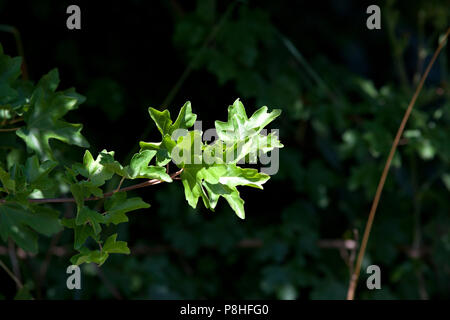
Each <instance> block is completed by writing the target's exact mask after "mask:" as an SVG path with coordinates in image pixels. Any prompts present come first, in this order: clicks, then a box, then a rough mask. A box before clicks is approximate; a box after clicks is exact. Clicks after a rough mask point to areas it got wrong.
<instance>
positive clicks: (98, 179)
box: [72, 150, 114, 187]
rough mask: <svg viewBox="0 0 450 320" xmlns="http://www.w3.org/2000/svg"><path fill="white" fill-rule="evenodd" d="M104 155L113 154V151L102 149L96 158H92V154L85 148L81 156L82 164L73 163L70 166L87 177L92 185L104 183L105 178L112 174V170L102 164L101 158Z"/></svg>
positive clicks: (110, 176) (109, 177)
mask: <svg viewBox="0 0 450 320" xmlns="http://www.w3.org/2000/svg"><path fill="white" fill-rule="evenodd" d="M105 155H110V156H114V152H107V151H106V150H103V151H102V152H101V153H100V155H98V156H97V159H96V160H94V158H93V157H92V154H91V153H90V152H89V151H88V150H86V152H85V153H84V157H83V165H81V164H75V165H73V166H72V168H73V170H74V171H75V172H77V173H78V174H81V175H82V176H83V177H85V178H87V179H89V181H90V182H92V185H93V186H95V187H99V186H102V185H104V184H105V181H106V180H109V179H111V178H112V176H113V175H114V172H113V171H112V170H111V169H110V168H108V167H105V166H104V165H103V164H102V159H103V157H105Z"/></svg>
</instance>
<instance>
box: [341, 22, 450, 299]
mask: <svg viewBox="0 0 450 320" xmlns="http://www.w3.org/2000/svg"><path fill="white" fill-rule="evenodd" d="M449 34H450V28H448V30H447V32H446V33H445V35H444V38H443V39H442V41H441V42H440V44H439V46H438V48H437V49H436V51H435V52H434V55H433V57H432V58H431V61H430V63H429V64H428V66H427V69H426V70H425V73H424V74H423V75H422V78H421V79H420V82H419V85H418V86H417V89H416V91H415V92H414V95H413V97H412V99H411V102H410V103H409V105H408V108H407V109H406V112H405V115H404V116H403V119H402V122H401V123H400V127H399V128H398V131H397V135H396V136H395V139H394V142H393V143H392V147H391V151H390V152H389V156H388V158H387V161H386V164H385V166H384V169H383V173H382V174H381V178H380V182H379V183H378V187H377V191H376V193H375V197H374V199H373V203H372V207H371V209H370V213H369V218H368V219H367V224H366V228H365V230H364V236H363V239H362V242H361V249H360V250H359V253H358V259H357V260H356V266H355V270H354V272H353V274H352V276H351V278H350V284H349V288H348V292H347V300H353V299H354V297H355V290H356V285H357V282H358V278H359V273H360V271H361V265H362V261H363V258H364V253H365V251H366V247H367V242H368V241H369V235H370V231H371V229H372V224H373V220H374V218H375V213H376V211H377V207H378V203H379V202H380V197H381V193H382V191H383V187H384V183H385V182H386V177H387V175H388V172H389V168H390V166H391V162H392V159H393V158H394V154H395V151H396V150H397V146H398V143H399V141H400V138H401V136H402V134H403V130H404V129H405V126H406V122H407V121H408V119H409V116H410V114H411V111H412V109H413V107H414V104H415V103H416V100H417V97H418V96H419V93H420V91H421V90H422V87H423V84H424V83H425V79H426V78H427V76H428V73H429V72H430V70H431V67H432V66H433V64H434V62H435V61H436V58H437V57H438V55H439V53H440V52H441V50H442V48H443V47H444V45H445V43H446V41H447V38H448V36H449Z"/></svg>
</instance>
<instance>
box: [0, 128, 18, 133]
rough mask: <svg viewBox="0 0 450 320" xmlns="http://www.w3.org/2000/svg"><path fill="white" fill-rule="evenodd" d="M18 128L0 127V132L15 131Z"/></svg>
mask: <svg viewBox="0 0 450 320" xmlns="http://www.w3.org/2000/svg"><path fill="white" fill-rule="evenodd" d="M19 129H20V127H18V128H7V129H0V132H12V131H17V130H19Z"/></svg>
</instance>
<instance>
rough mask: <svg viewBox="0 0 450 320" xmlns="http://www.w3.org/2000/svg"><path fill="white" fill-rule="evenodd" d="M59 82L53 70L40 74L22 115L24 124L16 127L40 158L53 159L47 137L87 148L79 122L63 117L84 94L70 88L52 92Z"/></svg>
mask: <svg viewBox="0 0 450 320" xmlns="http://www.w3.org/2000/svg"><path fill="white" fill-rule="evenodd" d="M58 84H59V75H58V71H57V70H56V69H54V70H52V71H50V72H49V73H48V74H47V75H45V76H43V77H42V79H41V80H40V81H39V83H38V84H37V85H36V88H35V90H34V92H33V95H32V97H31V102H30V104H31V106H30V109H29V111H28V112H26V113H25V115H24V121H25V123H26V126H25V127H23V128H21V129H19V130H17V131H16V134H17V136H19V137H20V138H22V139H23V140H24V141H25V143H26V145H27V147H28V148H29V149H30V150H33V151H35V152H36V153H37V154H38V155H39V156H40V157H43V158H47V159H54V155H53V152H52V150H51V148H50V145H49V140H50V139H56V140H59V141H62V142H64V143H67V144H71V145H76V146H79V147H85V148H87V147H89V143H88V142H87V141H86V139H85V138H84V137H83V136H82V135H81V133H80V132H81V129H82V127H83V126H82V125H81V124H72V123H68V122H66V121H64V120H63V119H62V117H63V116H65V115H66V114H67V113H68V112H69V111H71V110H74V109H76V108H78V105H79V104H80V103H82V102H83V101H84V97H82V96H81V95H78V94H76V93H75V91H74V90H73V89H69V90H66V91H59V92H55V90H56V88H57V87H58Z"/></svg>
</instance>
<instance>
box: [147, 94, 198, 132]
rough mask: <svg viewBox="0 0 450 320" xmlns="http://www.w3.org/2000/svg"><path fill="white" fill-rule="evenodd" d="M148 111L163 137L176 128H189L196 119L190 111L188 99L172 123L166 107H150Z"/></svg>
mask: <svg viewBox="0 0 450 320" xmlns="http://www.w3.org/2000/svg"><path fill="white" fill-rule="evenodd" d="M148 112H149V114H150V117H151V118H152V119H153V121H154V122H155V124H156V126H157V127H158V130H159V132H161V136H163V137H164V136H165V135H166V134H168V135H169V136H170V135H171V134H172V133H173V132H174V131H175V130H176V129H189V128H190V127H192V126H193V125H194V123H195V120H196V119H197V115H196V114H194V113H192V107H191V103H190V102H189V101H188V102H186V103H185V104H184V105H183V107H182V108H181V110H180V112H179V114H178V117H177V119H176V120H175V122H174V123H172V119H171V118H170V112H169V110H167V109H166V110H164V111H159V110H157V109H154V108H151V107H150V108H149V109H148Z"/></svg>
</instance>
